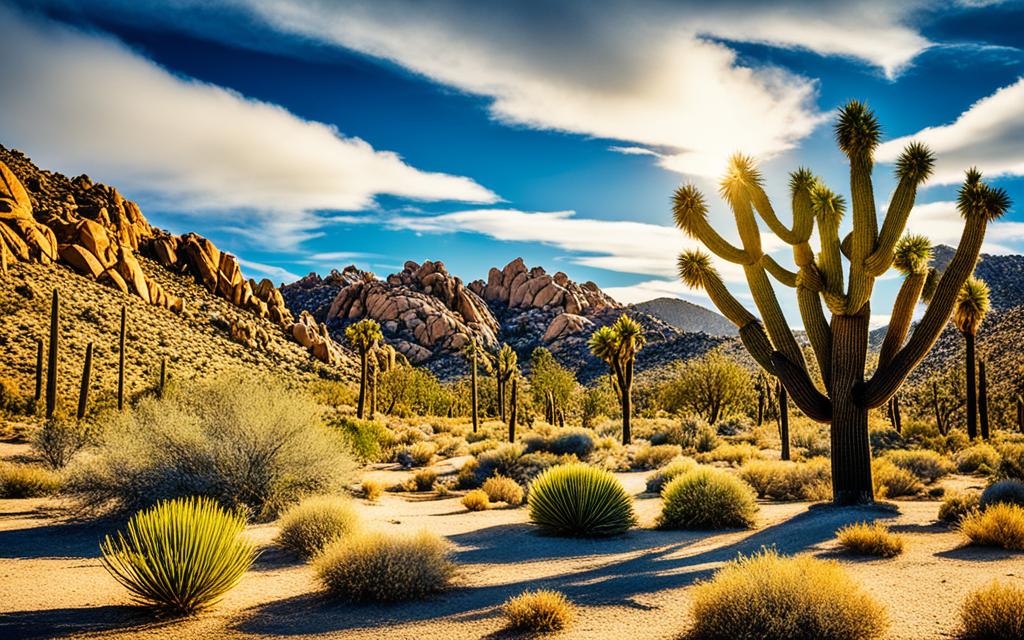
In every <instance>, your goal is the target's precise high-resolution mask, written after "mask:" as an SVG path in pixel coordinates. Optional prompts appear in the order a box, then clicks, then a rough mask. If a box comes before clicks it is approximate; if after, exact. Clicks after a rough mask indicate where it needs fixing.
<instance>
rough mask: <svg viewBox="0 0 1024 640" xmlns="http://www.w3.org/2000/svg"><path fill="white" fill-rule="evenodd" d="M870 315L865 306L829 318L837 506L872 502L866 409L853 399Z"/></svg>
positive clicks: (864, 354)
mask: <svg viewBox="0 0 1024 640" xmlns="http://www.w3.org/2000/svg"><path fill="white" fill-rule="evenodd" d="M869 315H870V311H869V308H868V305H864V308H863V309H862V311H861V312H860V313H858V314H857V315H852V316H848V315H847V316H844V315H835V316H833V317H832V335H833V343H832V345H833V346H832V430H831V431H832V496H833V500H834V501H835V503H836V504H839V505H851V504H862V503H867V502H872V501H874V499H875V493H874V487H873V486H872V483H871V444H870V441H869V440H868V408H867V407H865V406H863V405H861V404H859V403H858V402H857V400H856V398H855V397H854V389H855V387H856V386H857V385H858V384H861V383H863V382H864V364H865V360H866V358H867V347H868V318H869ZM780 406H781V405H780Z"/></svg>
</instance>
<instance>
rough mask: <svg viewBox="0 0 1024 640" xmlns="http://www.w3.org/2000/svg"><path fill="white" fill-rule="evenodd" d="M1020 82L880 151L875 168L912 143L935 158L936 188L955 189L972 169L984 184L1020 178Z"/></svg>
mask: <svg viewBox="0 0 1024 640" xmlns="http://www.w3.org/2000/svg"><path fill="white" fill-rule="evenodd" d="M1021 105H1024V77H1022V78H1020V79H1018V80H1017V82H1015V83H1013V84H1011V85H1009V86H1006V87H1003V88H1002V89H999V90H998V91H996V92H995V93H993V94H992V95H990V96H988V97H986V98H983V99H981V100H978V101H977V102H975V103H974V104H973V105H971V106H970V108H969V109H967V110H966V111H964V112H963V113H962V114H960V116H959V117H958V118H957V119H956V120H955V121H954V122H952V123H950V124H947V125H942V126H936V127H928V128H926V129H922V130H921V131H918V132H917V133H915V134H913V135H910V136H904V137H902V138H897V139H895V140H890V141H889V142H886V143H885V144H883V145H881V146H879V148H878V153H877V158H878V160H879V161H880V162H893V161H895V160H896V158H897V157H899V154H900V152H901V151H902V150H903V147H904V146H906V144H907V143H908V142H910V141H912V140H920V141H922V142H925V143H927V144H928V145H929V146H930V147H931V148H932V151H934V152H935V155H936V156H937V161H936V164H935V175H934V176H933V177H932V179H931V182H932V183H935V184H955V183H958V182H961V181H962V180H963V178H964V170H966V169H967V168H969V167H972V166H977V167H978V168H979V169H981V170H982V172H983V173H984V174H985V175H986V176H987V177H989V178H992V177H996V176H1001V175H1014V176H1020V175H1024V107H1022V106H1021Z"/></svg>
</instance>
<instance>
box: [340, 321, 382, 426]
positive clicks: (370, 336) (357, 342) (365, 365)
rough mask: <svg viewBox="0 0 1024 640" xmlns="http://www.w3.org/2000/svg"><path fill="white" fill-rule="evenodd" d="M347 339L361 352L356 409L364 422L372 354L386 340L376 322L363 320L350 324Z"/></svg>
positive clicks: (346, 330)
mask: <svg viewBox="0 0 1024 640" xmlns="http://www.w3.org/2000/svg"><path fill="white" fill-rule="evenodd" d="M345 337H346V338H348V341H349V343H350V344H351V345H352V346H353V347H354V348H355V350H356V351H358V352H359V404H358V405H357V407H356V416H357V417H358V418H359V419H360V420H362V418H363V415H364V410H365V408H366V384H367V377H368V374H369V368H370V367H369V360H370V357H369V356H370V353H371V352H372V351H373V348H374V347H375V346H376V345H377V343H378V342H380V341H381V340H383V339H384V334H382V333H381V331H380V325H379V324H378V323H377V321H376V320H372V319H370V318H363V319H362V320H360V321H359V322H356V323H354V324H350V325H349V326H348V327H347V328H346V329H345Z"/></svg>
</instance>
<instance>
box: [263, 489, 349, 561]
mask: <svg viewBox="0 0 1024 640" xmlns="http://www.w3.org/2000/svg"><path fill="white" fill-rule="evenodd" d="M358 525H359V515H358V514H357V513H356V510H355V507H354V506H353V505H352V503H351V501H350V500H349V499H348V498H343V497H340V496H312V497H309V498H306V499H304V500H303V501H302V502H300V503H299V504H297V505H295V506H293V507H290V508H289V509H288V510H287V511H285V512H284V515H282V516H281V532H280V533H279V534H278V536H277V543H278V544H279V545H281V546H282V547H284V548H286V549H290V550H291V551H294V552H295V553H297V554H299V555H300V556H302V557H304V558H309V557H312V556H315V555H316V554H318V553H320V551H322V550H323V549H324V547H326V546H327V545H328V544H330V543H331V542H334V541H335V540H336V539H338V538H340V537H342V536H345V535H348V534H351V533H352V532H353V531H355V529H356V528H357V527H358Z"/></svg>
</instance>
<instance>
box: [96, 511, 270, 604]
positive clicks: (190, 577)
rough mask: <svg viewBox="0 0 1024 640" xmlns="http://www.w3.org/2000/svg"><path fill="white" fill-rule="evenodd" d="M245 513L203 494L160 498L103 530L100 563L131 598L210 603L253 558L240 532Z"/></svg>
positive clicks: (235, 581) (142, 601) (253, 552)
mask: <svg viewBox="0 0 1024 640" xmlns="http://www.w3.org/2000/svg"><path fill="white" fill-rule="evenodd" d="M244 528H245V518H244V517H242V516H241V515H239V514H235V513H231V512H228V511H225V510H224V509H222V508H221V507H220V506H219V505H218V504H217V503H216V502H214V501H213V500H209V499H206V498H184V499H176V500H169V501H165V502H161V503H159V504H157V505H155V506H153V507H150V508H149V509H146V510H144V511H140V512H139V513H136V514H135V515H133V516H132V517H131V519H130V520H129V521H128V530H127V535H125V534H124V533H122V532H118V533H117V537H116V538H111V537H110V536H107V537H106V538H105V539H104V541H103V542H102V544H101V545H100V550H101V551H102V552H103V566H104V567H106V569H107V571H109V572H110V575H112V576H113V577H114V579H115V580H117V581H118V582H119V583H121V585H122V586H124V587H125V588H126V589H128V591H130V592H131V594H132V599H133V600H135V601H136V602H138V603H140V604H143V605H146V606H148V607H151V608H153V609H156V610H159V611H161V612H166V613H175V614H186V613H192V612H194V611H198V610H200V609H204V608H206V607H209V606H211V605H213V604H215V603H216V602H217V601H219V600H220V598H221V597H222V596H223V595H224V594H225V593H227V592H228V591H229V590H230V589H231V588H232V587H234V586H235V585H236V584H238V581H239V580H240V579H241V578H242V574H244V573H245V572H246V570H248V569H249V566H250V565H252V563H253V560H255V559H256V555H257V554H256V550H255V548H254V547H253V545H252V544H251V543H250V542H249V541H247V540H246V539H245V538H244V537H243V536H242V535H241V534H242V530H243V529H244Z"/></svg>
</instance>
